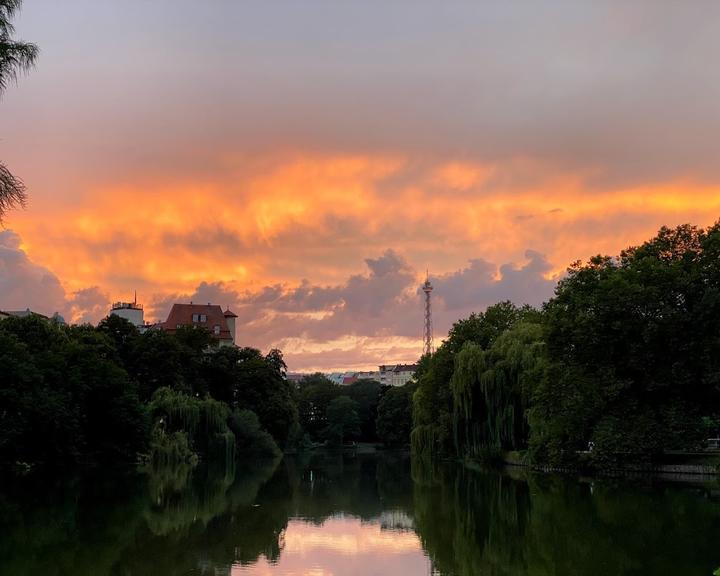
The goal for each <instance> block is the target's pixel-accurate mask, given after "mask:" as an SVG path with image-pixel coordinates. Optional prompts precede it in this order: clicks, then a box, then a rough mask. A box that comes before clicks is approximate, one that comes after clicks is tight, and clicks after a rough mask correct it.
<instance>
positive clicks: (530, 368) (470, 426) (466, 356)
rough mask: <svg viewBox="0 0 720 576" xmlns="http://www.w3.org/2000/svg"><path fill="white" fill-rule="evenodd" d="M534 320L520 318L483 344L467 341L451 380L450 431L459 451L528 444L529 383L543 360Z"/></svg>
mask: <svg viewBox="0 0 720 576" xmlns="http://www.w3.org/2000/svg"><path fill="white" fill-rule="evenodd" d="M544 358H545V346H544V342H543V340H542V328H541V326H540V325H539V324H531V323H520V324H517V325H516V326H515V327H513V328H512V329H510V330H507V331H506V332H504V333H503V334H501V335H500V336H499V337H498V338H497V339H496V340H495V342H494V343H493V344H492V345H491V346H490V347H489V348H488V349H484V348H483V347H482V346H481V345H480V344H476V343H474V342H467V343H466V344H465V345H464V346H463V348H462V350H461V351H460V352H459V353H458V354H457V355H456V357H455V370H454V372H453V376H452V380H451V389H452V395H453V436H454V441H455V449H456V450H457V453H458V454H459V455H461V456H469V457H478V456H484V455H486V454H487V453H488V452H494V451H500V450H517V449H520V448H523V447H525V446H526V444H527V438H528V425H527V420H526V417H525V411H526V410H527V405H528V397H529V387H530V386H531V384H532V382H534V381H535V379H536V378H537V377H538V376H539V374H540V372H541V370H542V369H543V366H544Z"/></svg>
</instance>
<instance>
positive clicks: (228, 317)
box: [160, 302, 237, 346]
mask: <svg viewBox="0 0 720 576" xmlns="http://www.w3.org/2000/svg"><path fill="white" fill-rule="evenodd" d="M236 318H237V315H236V314H234V313H233V312H231V311H230V309H229V308H228V309H227V310H225V311H224V312H223V309H222V308H221V307H220V306H218V305H217V304H210V303H208V304H193V303H192V302H190V304H173V307H172V309H171V310H170V314H169V315H168V317H167V320H165V322H162V323H161V324H160V328H162V329H163V330H165V331H166V332H170V333H174V332H175V331H176V330H177V329H178V328H180V327H182V326H195V327H197V328H205V329H206V330H207V331H208V332H210V335H211V336H212V337H213V338H215V339H216V340H217V341H218V343H219V345H220V346H233V345H234V344H235V319H236Z"/></svg>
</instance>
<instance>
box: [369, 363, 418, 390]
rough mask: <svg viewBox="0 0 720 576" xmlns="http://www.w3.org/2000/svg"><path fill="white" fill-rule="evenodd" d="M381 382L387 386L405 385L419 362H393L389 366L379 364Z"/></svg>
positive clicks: (413, 374)
mask: <svg viewBox="0 0 720 576" xmlns="http://www.w3.org/2000/svg"><path fill="white" fill-rule="evenodd" d="M378 368H379V372H380V383H381V384H384V385H386V386H404V385H405V384H407V383H408V382H410V380H412V378H413V376H415V371H416V370H417V368H418V366H417V364H392V365H387V366H379V367H378Z"/></svg>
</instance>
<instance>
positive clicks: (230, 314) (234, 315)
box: [223, 307, 238, 318]
mask: <svg viewBox="0 0 720 576" xmlns="http://www.w3.org/2000/svg"><path fill="white" fill-rule="evenodd" d="M223 316H225V318H237V317H238V315H237V314H235V313H234V312H231V311H230V307H228V309H227V310H225V312H223Z"/></svg>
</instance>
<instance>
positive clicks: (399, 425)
mask: <svg viewBox="0 0 720 576" xmlns="http://www.w3.org/2000/svg"><path fill="white" fill-rule="evenodd" d="M416 388H417V385H416V384H414V383H413V382H408V383H407V384H405V386H394V387H391V388H389V389H388V390H386V391H385V393H384V394H383V395H382V397H381V398H380V403H379V404H378V408H377V419H376V424H375V426H376V429H377V435H378V439H379V440H380V441H381V442H383V443H384V444H386V445H387V446H404V445H407V444H409V443H410V431H411V430H412V397H413V393H414V392H415V390H416Z"/></svg>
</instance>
